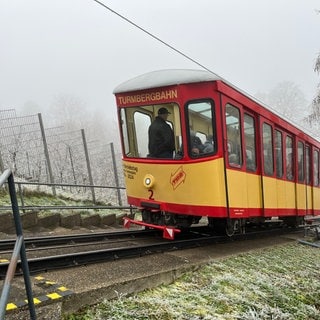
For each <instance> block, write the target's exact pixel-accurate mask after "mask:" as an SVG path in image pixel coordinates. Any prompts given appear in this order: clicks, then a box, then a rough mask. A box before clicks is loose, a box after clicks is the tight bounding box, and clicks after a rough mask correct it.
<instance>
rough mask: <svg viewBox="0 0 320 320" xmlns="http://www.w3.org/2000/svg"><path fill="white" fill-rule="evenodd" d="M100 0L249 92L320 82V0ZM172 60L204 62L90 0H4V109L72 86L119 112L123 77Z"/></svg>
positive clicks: (311, 90) (108, 111)
mask: <svg viewBox="0 0 320 320" xmlns="http://www.w3.org/2000/svg"><path fill="white" fill-rule="evenodd" d="M102 2H103V3H104V4H105V5H107V6H109V7H111V8H112V9H113V10H115V11H117V12H119V13H120V14H122V15H124V16H125V17H127V18H128V19H130V20H132V21H133V22H135V23H136V24H138V25H139V26H141V27H142V28H145V29H146V30H148V31H149V32H150V33H152V34H154V35H156V36H157V37H159V38H161V39H162V40H163V41H165V42H167V43H169V44H170V45H172V46H174V47H175V48H177V49H178V50H180V51H182V52H183V53H184V54H186V55H188V56H190V57H191V58H193V59H194V60H197V61H198V62H199V63H201V64H202V65H205V66H206V67H207V68H208V69H210V70H212V71H214V72H215V73H217V74H218V75H220V76H222V77H223V78H225V79H227V80H228V81H230V82H232V83H233V84H234V85H236V86H238V87H239V88H241V89H242V90H244V91H246V92H248V93H249V94H251V95H254V94H256V93H257V92H268V91H270V90H271V89H272V88H273V87H274V86H275V85H277V84H278V83H279V82H282V81H292V82H294V83H295V84H297V85H298V86H299V87H300V89H301V90H302V92H303V93H304V94H305V97H306V99H307V100H308V101H311V99H312V98H313V96H314V94H315V91H316V86H317V83H318V82H320V79H319V77H318V76H317V75H316V74H315V73H314V72H313V66H314V63H315V59H316V57H317V55H318V53H319V52H320V42H319V39H320V14H317V13H316V10H320V3H319V1H318V0H290V1H288V0H242V1H239V0H198V1H191V0H161V1H151V0H135V1H133V0H102ZM166 68H191V69H199V67H198V66H197V65H195V64H194V63H192V62H190V61H189V60H187V59H186V58H184V57H183V56H181V55H179V54H177V53H176V52H174V51H172V50H171V49H169V48H168V47H166V46H164V45H163V44H161V43H159V42H157V41H156V40H155V39H153V38H151V37H150V36H148V35H146V34H145V33H143V32H142V31H140V30H139V29H137V28H134V27H133V26H132V25H130V24H129V23H128V22H126V21H124V20H122V19H121V18H119V17H118V16H117V15H115V14H114V13H111V12H110V11H108V10H106V9H104V8H103V7H102V6H100V5H98V4H97V3H96V2H94V1H92V0H54V1H48V0H28V1H25V0H1V2H0V109H8V108H16V109H18V110H19V109H21V108H22V107H23V106H24V105H25V104H26V102H29V101H32V102H34V103H36V104H38V105H39V106H40V107H41V108H43V110H45V109H48V108H49V107H50V105H52V103H53V101H54V97H55V96H59V95H70V96H74V97H76V98H78V99H80V100H81V101H83V103H84V104H86V105H87V107H88V112H95V111H97V110H100V111H102V112H103V113H104V115H105V116H106V117H109V118H115V115H116V112H115V100H114V96H113V94H112V91H113V89H114V88H115V87H116V86H117V85H118V84H120V83H121V82H123V81H126V80H128V79H129V78H132V77H134V76H137V75H139V74H142V73H145V72H149V71H153V70H157V69H166ZM39 111H41V110H39Z"/></svg>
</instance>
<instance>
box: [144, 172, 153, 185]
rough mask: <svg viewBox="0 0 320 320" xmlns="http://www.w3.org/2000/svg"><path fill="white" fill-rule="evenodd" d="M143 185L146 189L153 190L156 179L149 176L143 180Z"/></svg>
mask: <svg viewBox="0 0 320 320" xmlns="http://www.w3.org/2000/svg"><path fill="white" fill-rule="evenodd" d="M143 185H144V186H145V187H146V188H151V187H152V186H153V185H154V177H153V176H152V175H151V174H147V175H146V176H145V177H144V179H143Z"/></svg>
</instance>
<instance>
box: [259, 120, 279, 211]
mask: <svg viewBox="0 0 320 320" xmlns="http://www.w3.org/2000/svg"><path fill="white" fill-rule="evenodd" d="M260 130H261V161H262V170H261V182H262V193H263V211H264V216H265V217H272V216H276V215H277V214H278V210H277V207H278V205H277V202H278V201H277V198H278V196H277V180H276V179H275V173H274V171H275V170H274V169H275V163H274V159H275V158H274V147H273V146H274V136H273V125H272V123H271V122H269V121H267V120H266V119H264V118H262V117H261V127H260Z"/></svg>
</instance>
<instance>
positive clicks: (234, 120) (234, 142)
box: [225, 104, 242, 166]
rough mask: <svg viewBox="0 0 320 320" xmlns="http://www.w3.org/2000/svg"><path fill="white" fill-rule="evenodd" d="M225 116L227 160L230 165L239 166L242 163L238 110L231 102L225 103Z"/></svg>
mask: <svg viewBox="0 0 320 320" xmlns="http://www.w3.org/2000/svg"><path fill="white" fill-rule="evenodd" d="M225 116H226V126H227V141H228V162H229V164H230V165H231V166H239V165H242V146H241V125H240V124H241V122H240V110H239V109H238V108H236V107H234V106H232V105H231V104H227V105H226V112H225Z"/></svg>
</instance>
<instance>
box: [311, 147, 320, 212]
mask: <svg viewBox="0 0 320 320" xmlns="http://www.w3.org/2000/svg"><path fill="white" fill-rule="evenodd" d="M312 160H313V161H312V162H313V187H312V207H313V214H315V215H316V214H319V213H320V206H319V204H320V188H319V184H320V179H319V160H320V157H319V150H318V149H314V150H313V159H312Z"/></svg>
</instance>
